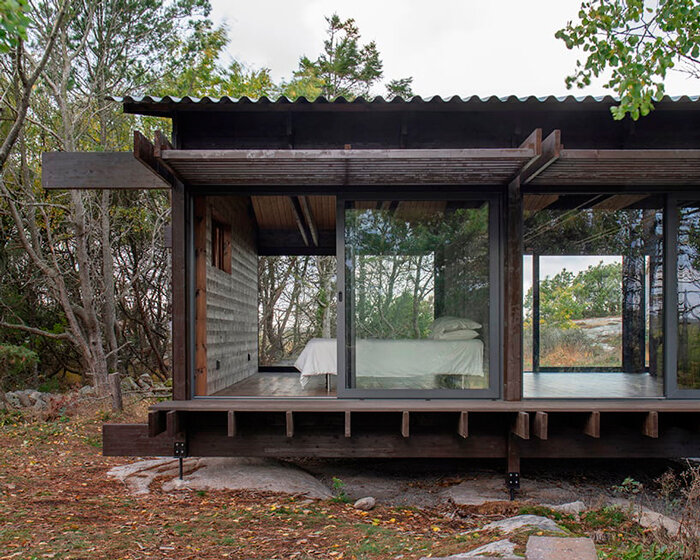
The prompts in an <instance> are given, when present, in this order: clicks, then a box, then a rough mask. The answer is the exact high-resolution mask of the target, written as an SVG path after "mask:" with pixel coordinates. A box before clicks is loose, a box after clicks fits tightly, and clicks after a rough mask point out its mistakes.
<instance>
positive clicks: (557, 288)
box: [523, 193, 663, 398]
mask: <svg viewBox="0 0 700 560" xmlns="http://www.w3.org/2000/svg"><path fill="white" fill-rule="evenodd" d="M524 206H525V216H524V218H525V227H524V250H525V254H524V257H523V258H524V260H523V296H524V300H523V339H524V367H525V376H524V394H525V396H526V397H536V398H539V397H610V398H615V397H651V396H661V395H662V394H663V346H662V344H663V200H662V198H661V197H657V196H652V195H644V194H631V195H613V194H602V193H600V194H595V193H592V194H583V195H582V194H576V195H567V194H547V195H525V200H524Z"/></svg>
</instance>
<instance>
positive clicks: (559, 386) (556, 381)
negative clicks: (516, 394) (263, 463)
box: [212, 372, 663, 399]
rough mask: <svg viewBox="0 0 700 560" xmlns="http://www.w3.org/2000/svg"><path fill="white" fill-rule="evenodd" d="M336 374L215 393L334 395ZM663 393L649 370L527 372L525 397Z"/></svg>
mask: <svg viewBox="0 0 700 560" xmlns="http://www.w3.org/2000/svg"><path fill="white" fill-rule="evenodd" d="M335 395H336V376H335V375H332V376H330V389H328V390H327V389H326V377H325V376H323V375H316V376H312V377H310V378H309V382H308V384H307V385H306V387H302V386H301V383H299V374H298V373H296V372H262V373H257V374H255V375H252V376H251V377H249V378H247V379H244V380H243V381H240V382H239V383H236V384H234V385H231V386H230V387H227V388H226V389H224V390H222V391H219V392H218V393H215V394H214V395H212V396H215V397H329V396H330V397H334V396H335ZM662 396H663V381H662V380H661V379H660V378H655V377H652V376H650V375H649V374H647V373H621V372H615V373H600V372H583V373H582V372H575V373H574V372H566V373H553V372H547V373H544V372H543V373H537V374H533V373H531V372H525V373H524V375H523V397H524V398H526V399H549V398H583V399H591V398H593V399H595V398H598V399H615V398H653V397H662Z"/></svg>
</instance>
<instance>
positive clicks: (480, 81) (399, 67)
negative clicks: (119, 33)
mask: <svg viewBox="0 0 700 560" xmlns="http://www.w3.org/2000/svg"><path fill="white" fill-rule="evenodd" d="M212 6H213V12H212V18H213V19H214V21H215V22H217V23H226V25H227V26H228V29H229V36H230V39H231V44H230V47H229V53H228V54H229V56H230V57H232V58H235V59H236V60H238V61H240V62H242V63H245V64H247V65H248V66H250V67H253V68H262V67H266V68H269V69H270V70H271V73H272V76H273V78H274V79H275V80H277V81H279V80H280V79H282V78H286V79H289V78H290V77H291V75H292V72H293V71H294V70H295V69H296V67H297V63H298V60H299V57H300V56H301V55H307V56H309V57H310V58H315V57H316V56H318V54H319V53H320V51H321V49H322V46H323V40H324V38H325V30H326V22H325V20H324V16H329V15H331V14H333V13H334V12H337V13H338V15H339V16H340V17H341V18H344V19H345V18H350V17H352V18H354V19H355V21H356V23H357V25H358V27H359V29H360V33H361V35H362V41H363V42H368V41H370V40H374V41H376V43H377V47H378V49H379V52H380V53H381V56H382V59H383V61H384V81H385V82H387V81H389V80H390V79H396V78H403V77H407V76H413V80H414V81H413V89H414V92H415V93H416V94H417V95H422V96H432V95H441V96H443V97H451V96H453V95H458V96H460V97H465V96H469V95H479V96H489V95H499V96H503V95H511V94H512V95H517V96H526V95H537V96H542V95H567V94H570V93H574V94H575V95H602V94H605V93H606V90H605V89H604V88H603V87H602V81H601V82H599V83H596V84H593V85H592V86H590V87H588V88H586V89H584V90H567V89H566V86H565V84H564V78H565V76H566V75H567V74H568V73H570V72H571V70H572V69H573V68H574V65H575V63H576V60H577V56H578V57H581V55H582V54H583V53H578V52H576V51H569V50H567V49H566V47H565V46H564V43H563V42H562V41H560V40H557V39H555V38H554V33H555V32H556V31H557V30H558V29H560V28H561V27H563V26H564V25H566V22H567V21H568V20H571V19H575V18H576V14H577V12H578V8H579V6H580V0H491V1H484V0H478V1H477V0H461V1H460V0H422V1H417V0H401V1H399V0H372V1H369V0H354V1H352V2H347V1H345V2H340V1H335V0H305V1H300V0H286V1H280V0H265V1H263V2H255V1H251V0H246V1H245V2H243V1H240V0H228V1H227V0H212ZM666 88H667V93H669V94H671V95H681V94H695V95H697V94H700V80H698V79H688V78H687V77H686V76H685V75H684V74H681V73H679V72H672V73H671V75H670V76H669V78H668V80H667V82H666ZM373 93H374V94H375V95H379V94H384V93H385V91H384V88H383V86H382V87H378V88H376V90H375V91H374V92H373Z"/></svg>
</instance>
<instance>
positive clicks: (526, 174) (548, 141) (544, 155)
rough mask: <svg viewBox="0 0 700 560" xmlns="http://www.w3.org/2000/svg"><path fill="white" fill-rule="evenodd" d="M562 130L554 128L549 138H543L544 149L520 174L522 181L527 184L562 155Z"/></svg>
mask: <svg viewBox="0 0 700 560" xmlns="http://www.w3.org/2000/svg"><path fill="white" fill-rule="evenodd" d="M561 150H562V145H561V131H560V130H554V131H553V132H552V133H551V134H550V135H549V136H547V138H545V139H544V140H542V151H541V153H540V155H539V156H538V157H536V158H535V161H534V162H531V163H530V164H529V165H527V166H526V167H525V169H524V170H523V171H522V172H521V174H520V183H521V184H522V185H527V184H528V183H529V182H530V181H532V180H533V179H534V178H535V177H537V176H538V175H539V174H540V173H542V172H543V171H544V170H545V169H547V168H548V167H549V166H550V165H552V164H553V163H554V162H555V161H557V159H559V156H560V155H561Z"/></svg>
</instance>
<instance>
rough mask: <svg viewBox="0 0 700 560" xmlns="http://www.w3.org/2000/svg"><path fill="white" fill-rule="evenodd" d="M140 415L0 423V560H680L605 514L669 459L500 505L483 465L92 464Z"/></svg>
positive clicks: (617, 510) (582, 473)
mask: <svg viewBox="0 0 700 560" xmlns="http://www.w3.org/2000/svg"><path fill="white" fill-rule="evenodd" d="M85 402H88V401H85ZM147 404H148V402H147V401H142V400H141V401H139V400H136V401H134V402H131V404H130V406H129V409H128V411H127V412H126V413H125V414H123V415H120V416H118V417H113V416H112V415H111V414H110V413H108V412H105V411H104V410H102V409H101V408H100V406H99V403H95V404H94V406H92V407H90V406H87V405H86V404H82V405H81V406H80V407H78V409H77V410H76V411H75V412H72V413H68V410H66V411H65V412H66V413H65V414H58V415H57V416H55V417H52V418H49V419H46V418H42V417H41V416H38V415H32V414H30V413H29V412H28V411H23V412H20V411H17V410H9V409H6V410H4V411H0V446H2V449H3V453H2V454H0V559H3V560H4V559H10V558H17V559H21V560H24V559H33V558H66V559H67V558H74V559H78V558H80V559H82V558H90V559H93V558H95V559H101V558H105V559H107V558H108V559H110V560H111V559H117V558H125V559H127V558H128V559H149V558H157V559H178V560H180V559H189V558H192V559H195V558H196V559H210V558H211V559H213V558H217V559H218V558H246V559H247V558H250V559H274V558H279V559H283V558H284V559H287V558H297V559H310V558H332V559H343V558H345V559H352V558H355V559H406V560H410V559H416V560H417V559H420V558H429V557H432V558H440V557H442V558H450V557H453V558H478V557H482V558H493V557H494V555H495V554H496V553H499V554H501V556H500V557H501V558H522V557H523V555H524V554H525V553H526V549H527V550H528V554H531V553H532V554H535V552H536V547H540V546H542V544H543V541H538V540H536V539H535V540H533V539H532V537H555V538H559V539H562V538H563V539H565V542H564V541H551V542H550V544H549V545H548V546H565V547H569V548H571V547H573V546H575V545H576V543H577V542H578V541H576V540H572V539H576V538H579V539H584V541H585V542H586V543H589V544H593V543H595V545H594V546H595V548H596V552H597V554H598V556H599V557H600V558H624V559H625V560H635V559H637V560H644V559H647V558H648V559H650V560H651V559H653V560H671V559H675V558H681V557H682V556H680V555H677V554H675V553H674V552H671V551H665V552H661V553H658V554H657V552H654V553H653V554H654V555H651V554H652V553H651V552H649V551H651V550H652V548H653V547H654V546H655V543H656V544H657V545H658V547H661V546H663V545H664V544H667V545H672V546H674V547H675V549H679V546H680V545H682V544H684V543H689V542H691V539H689V537H688V536H687V535H686V536H684V532H683V531H684V530H683V529H682V528H681V527H680V526H677V525H669V526H668V527H667V528H663V527H662V526H663V525H664V522H665V521H664V520H666V519H669V518H667V517H665V516H661V517H654V516H653V515H650V514H649V510H646V511H641V510H639V509H638V508H636V507H630V506H629V504H628V503H626V502H624V503H622V505H615V504H614V503H613V502H614V501H615V500H618V501H619V500H624V499H629V498H631V499H632V500H633V501H635V502H636V501H639V498H640V496H641V495H646V494H647V493H648V494H653V493H656V490H657V488H656V486H655V485H656V483H655V482H654V479H655V478H656V477H658V476H659V475H661V474H663V473H664V472H665V471H666V470H668V469H669V468H671V469H672V470H673V469H674V468H677V465H676V464H673V463H661V462H654V463H649V464H647V465H639V464H637V463H638V462H637V463H623V462H620V463H617V464H614V465H610V464H609V465H607V466H606V465H604V464H596V463H586V464H581V463H580V464H578V465H573V464H566V463H557V464H555V465H553V464H552V463H548V464H547V465H543V464H537V463H532V464H527V463H526V464H525V465H524V474H525V478H524V480H523V490H522V492H521V494H520V495H519V496H518V498H519V500H518V501H516V502H510V501H508V500H507V494H506V493H505V490H504V488H503V484H502V478H501V473H500V465H498V464H497V463H484V462H473V463H468V464H466V463H464V462H461V463H460V462H449V461H440V462H439V463H435V462H428V461H425V462H422V461H319V460H313V461H311V460H306V461H298V462H296V463H288V462H277V461H260V460H250V459H247V460H221V459H216V460H206V461H202V460H198V459H188V460H187V461H186V476H185V480H184V482H180V481H178V480H177V464H176V462H174V461H172V460H165V461H162V460H157V461H155V462H153V461H152V462H150V463H138V462H135V461H133V460H129V459H122V458H105V457H102V456H101V454H100V444H101V440H100V426H101V424H102V422H104V421H105V420H109V421H134V420H138V419H140V418H141V417H142V416H143V414H144V413H145V410H146V407H147ZM59 412H60V411H59ZM610 467H612V468H610ZM108 473H109V474H108ZM630 476H634V477H635V478H634V479H632V478H631V479H630V480H633V481H634V482H635V483H638V484H639V485H641V488H642V490H640V486H638V485H637V484H632V483H631V482H629V481H628V483H627V484H626V485H625V484H623V481H624V478H625V477H630ZM612 486H618V487H619V488H621V490H618V491H617V492H615V491H613V490H612ZM251 488H256V489H255V490H251ZM369 497H371V498H373V500H371V501H370V500H364V502H361V503H359V504H357V506H355V504H356V501H357V500H358V499H361V498H369ZM372 501H373V502H374V504H372ZM572 502H573V503H572ZM582 502H583V503H582ZM659 503H660V502H659ZM543 504H544V505H543ZM565 504H566V505H565ZM676 505H677V504H676ZM562 506H563V507H562ZM659 509H660V508H658V507H657V508H656V510H657V512H658V510H659ZM641 513H647V514H649V515H647V516H646V518H644V516H643V515H640V514H641ZM523 515H525V516H534V518H525V520H523V518H522V517H520V516H523ZM644 525H647V526H646V527H645V526H644ZM548 542H549V541H548ZM581 542H583V541H581ZM691 544H692V543H691ZM484 547H486V548H484ZM686 548H687V547H686ZM557 550H558V549H557ZM499 551H500V552H499ZM687 553H688V554H691V555H690V556H688V555H686V557H688V558H693V557H695V556H693V554H694V552H693V551H691V550H690V549H687ZM454 555H458V556H454ZM495 557H498V556H495ZM532 557H535V556H532ZM566 558H567V559H568V560H574V558H576V556H571V555H569V554H567V555H566ZM581 558H584V557H583V556H582V557H581Z"/></svg>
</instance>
